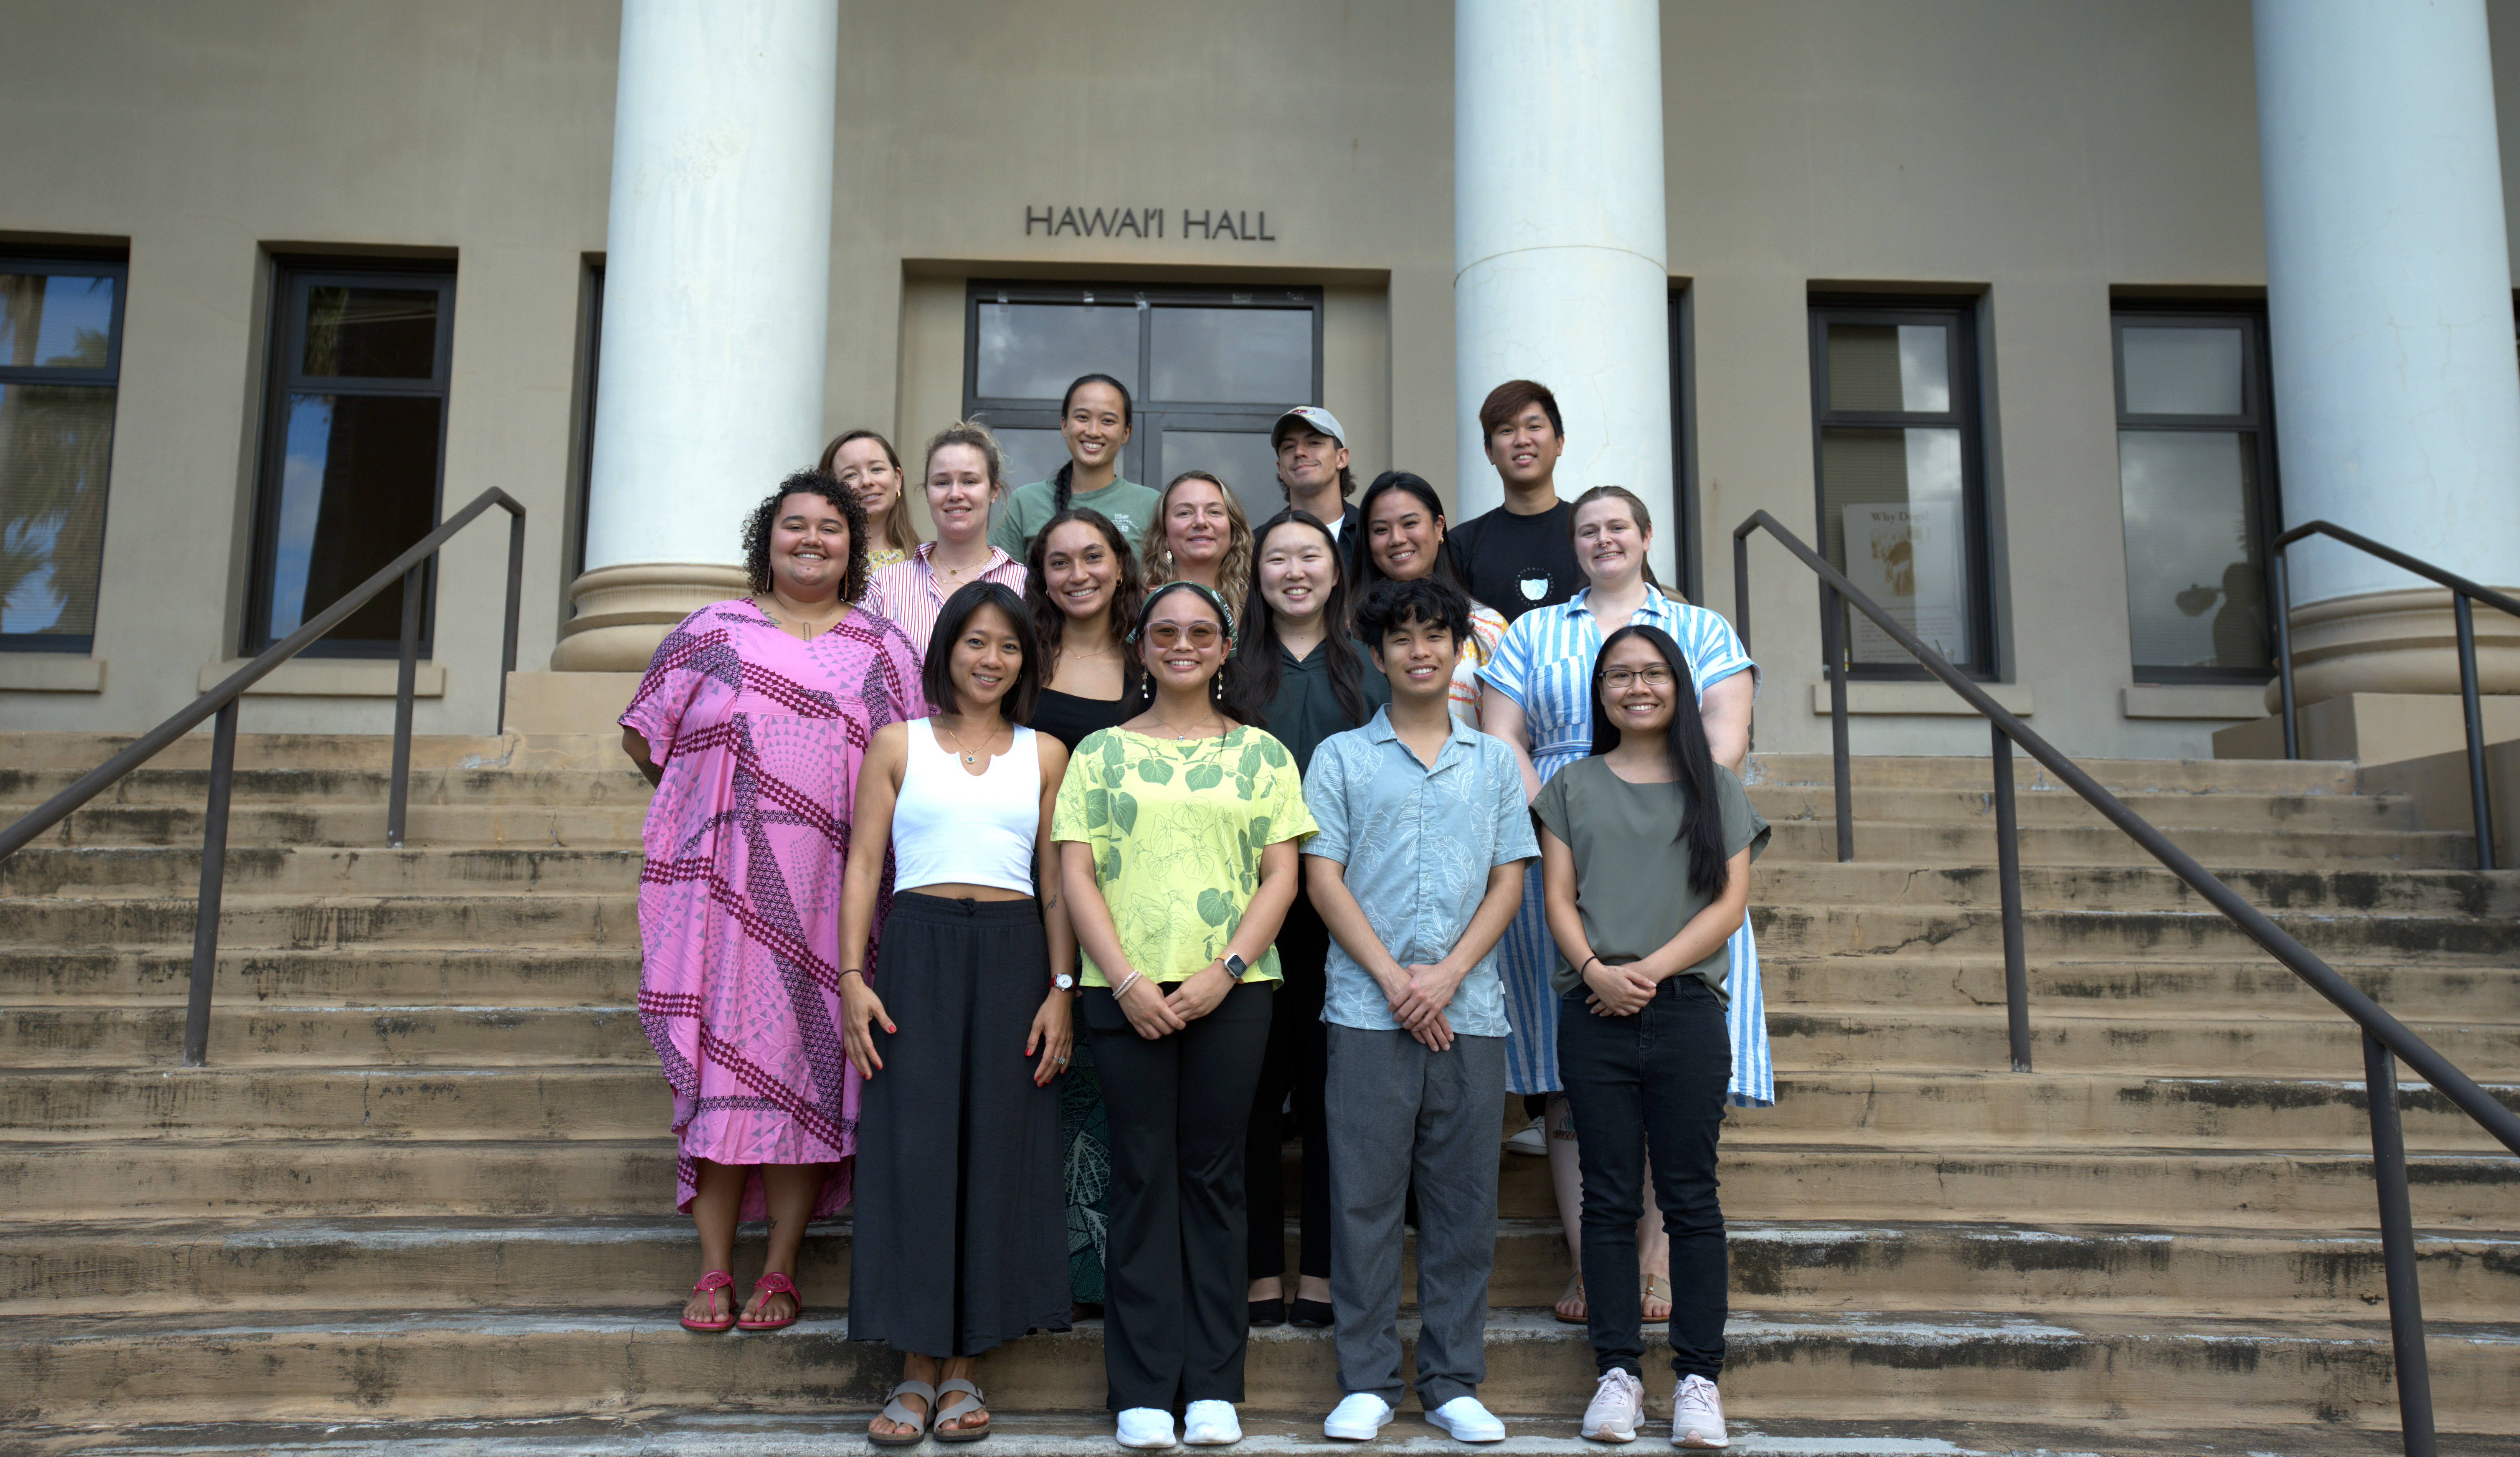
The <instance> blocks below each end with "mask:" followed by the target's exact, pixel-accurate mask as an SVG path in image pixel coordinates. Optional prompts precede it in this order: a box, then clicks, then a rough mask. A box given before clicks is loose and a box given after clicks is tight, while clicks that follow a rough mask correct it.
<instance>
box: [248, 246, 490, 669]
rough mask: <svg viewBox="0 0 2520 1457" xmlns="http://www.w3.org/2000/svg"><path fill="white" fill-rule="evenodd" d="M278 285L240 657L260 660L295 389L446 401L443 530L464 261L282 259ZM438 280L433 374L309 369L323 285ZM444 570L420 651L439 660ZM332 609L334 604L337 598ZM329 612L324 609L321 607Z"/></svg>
mask: <svg viewBox="0 0 2520 1457" xmlns="http://www.w3.org/2000/svg"><path fill="white" fill-rule="evenodd" d="M272 264H273V288H272V291H271V294H272V298H271V318H270V322H269V325H268V327H269V329H270V347H269V348H267V349H266V350H265V351H264V352H265V353H266V354H267V355H269V359H268V360H267V362H266V370H267V374H266V376H265V379H264V385H263V398H262V420H261V432H262V436H261V441H260V445H259V449H258V450H257V451H256V453H255V478H254V493H253V538H252V543H253V544H252V556H251V559H250V561H251V566H250V569H249V572H248V577H247V588H246V618H245V621H244V623H243V624H242V625H243V631H242V632H241V634H240V638H239V643H238V648H239V656H240V657H246V658H250V657H252V656H254V655H255V654H257V653H260V652H261V651H262V650H263V649H265V648H268V647H270V646H271V645H272V644H273V643H275V642H278V641H279V640H280V639H279V638H277V637H274V636H272V635H271V632H270V625H271V609H272V601H271V591H272V587H273V583H274V574H275V572H276V570H277V568H278V560H279V546H280V543H279V528H280V505H281V502H280V495H281V486H282V483H283V476H284V474H285V472H286V470H287V467H288V454H289V418H288V417H289V396H290V395H291V393H292V392H295V391H303V392H307V393H323V394H339V395H356V396H362V397H373V396H396V397H406V398H407V397H413V396H425V397H432V398H434V399H436V400H437V401H438V411H437V471H436V478H435V479H434V480H433V481H432V482H431V484H430V497H429V506H428V520H429V522H430V524H431V525H432V526H433V525H434V524H436V523H438V522H440V521H442V520H444V519H445V514H446V428H447V419H448V416H449V415H451V414H452V413H453V411H452V396H453V376H454V368H455V283H456V277H455V262H454V260H453V259H451V258H449V259H443V260H439V259H430V260H428V261H427V262H413V263H402V262H397V261H395V260H392V259H382V258H325V257H313V258H308V257H276V258H274V259H272ZM423 285H426V286H428V287H432V288H435V289H436V290H437V291H438V304H437V338H436V341H435V346H434V353H433V356H432V359H431V365H432V368H431V370H430V373H429V377H428V378H427V379H426V380H409V379H377V378H373V377H367V376H345V375H308V374H305V373H304V372H303V366H304V362H305V357H306V296H307V293H308V291H309V290H311V289H315V288H319V287H349V288H364V287H390V288H406V289H407V288H413V287H417V286H423ZM437 567H438V564H437V563H436V562H434V561H432V562H430V563H429V565H428V567H427V569H426V570H424V571H423V572H422V573H421V607H420V657H421V659H422V660H424V661H426V660H428V659H430V658H432V657H433V656H434V652H435V648H436V633H437ZM328 606H329V604H328ZM317 611H318V612H321V611H322V609H321V608H319V609H317ZM401 652H402V648H401V644H399V643H398V642H375V641H370V642H336V641H332V640H330V639H318V640H316V641H315V642H312V643H309V644H307V645H306V648H305V649H304V651H303V653H302V654H301V655H300V656H303V657H308V658H351V659H378V658H395V657H399V656H400V655H401Z"/></svg>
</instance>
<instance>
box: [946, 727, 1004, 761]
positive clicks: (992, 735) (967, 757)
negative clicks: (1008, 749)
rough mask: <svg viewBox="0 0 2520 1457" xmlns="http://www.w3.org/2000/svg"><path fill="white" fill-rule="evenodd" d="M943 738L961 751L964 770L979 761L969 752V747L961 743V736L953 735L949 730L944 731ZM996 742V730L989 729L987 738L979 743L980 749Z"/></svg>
mask: <svg viewBox="0 0 2520 1457" xmlns="http://www.w3.org/2000/svg"><path fill="white" fill-rule="evenodd" d="M945 737H946V738H949V739H951V740H953V741H954V747H955V748H957V749H960V750H962V751H963V765H964V767H965V768H968V767H970V766H971V765H973V764H976V763H978V762H979V761H980V760H979V759H978V757H976V756H975V755H974V754H973V753H972V752H971V750H970V746H968V745H967V744H965V743H964V742H963V736H962V735H961V734H958V733H955V732H953V731H952V730H950V729H949V730H947V731H946V734H945ZM997 741H998V731H997V730H996V729H991V730H989V737H987V738H985V739H982V740H981V741H980V747H981V748H982V749H986V748H988V747H989V746H990V745H992V744H994V743H996V742H997Z"/></svg>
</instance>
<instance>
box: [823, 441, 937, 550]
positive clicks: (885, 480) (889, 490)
mask: <svg viewBox="0 0 2520 1457" xmlns="http://www.w3.org/2000/svg"><path fill="white" fill-rule="evenodd" d="M816 469H818V470H820V471H821V472H822V473H823V474H824V475H826V476H829V477H831V478H833V479H835V480H837V481H839V483H840V484H842V485H845V486H847V487H848V488H849V494H851V495H853V496H856V497H857V498H858V504H859V505H860V506H862V507H864V508H866V519H867V570H869V571H875V570H877V569H882V568H885V567H890V566H892V565H893V564H894V563H896V562H905V561H908V560H909V559H910V554H911V553H912V552H914V551H917V550H918V549H919V543H920V542H922V541H923V540H925V539H926V538H925V537H923V536H921V535H920V534H919V523H918V522H916V521H913V520H912V519H911V515H910V497H909V495H908V493H907V492H905V491H904V490H903V489H902V476H901V452H899V451H897V450H895V449H893V448H892V442H891V441H890V440H887V439H885V438H884V437H883V436H882V435H880V434H877V433H876V432H874V431H871V430H853V431H849V432H847V433H844V434H842V435H841V436H840V437H839V438H837V439H835V440H833V441H832V443H831V444H829V445H826V446H824V447H823V461H822V464H821V465H820V466H819V467H817V468H816Z"/></svg>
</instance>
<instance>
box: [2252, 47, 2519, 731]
mask: <svg viewBox="0 0 2520 1457" xmlns="http://www.w3.org/2000/svg"><path fill="white" fill-rule="evenodd" d="M2252 16H2253V19H2254V22H2255V25H2256V43H2257V83H2258V145H2259V155H2260V169H2261V177H2262V179H2263V186H2264V188H2265V195H2266V236H2267V294H2268V310H2269V323H2270V325H2271V328H2272V332H2273V375H2274V401H2275V420H2276V427H2277V441H2278V444H2279V446H2280V460H2281V462H2282V473H2283V474H2282V494H2283V503H2284V504H2283V515H2284V519H2285V523H2286V524H2295V523H2300V522H2306V521H2311V520H2314V519H2317V518H2322V517H2323V518H2325V519H2326V520H2328V521H2332V522H2334V523H2336V524H2339V525H2342V526H2347V527H2350V528H2352V529H2354V530H2357V531H2361V532H2363V534H2365V535H2367V536H2371V537H2374V538H2376V539H2378V540H2380V541H2383V542H2386V543H2388V544H2390V545H2392V546H2395V547H2398V548H2399V549H2401V550H2403V551H2407V552H2410V553H2412V554H2414V555H2415V556H2418V557H2422V558H2425V559H2427V560H2429V561H2432V562H2436V563H2439V564H2440V565H2441V566H2443V567H2446V568H2448V569H2451V570H2453V571H2456V572H2461V573H2463V574H2465V575H2467V576H2470V577H2473V578H2476V579H2478V580H2480V581H2483V582H2486V583H2488V584H2489V585H2504V584H2509V583H2512V582H2514V581H2520V365H2515V360H2514V355H2513V346H2512V299H2511V267H2510V253H2509V249H2508V243H2507V240H2506V238H2505V236H2504V233H2505V229H2504V218H2503V210H2502V168H2501V159H2500V156H2499V153H2498V146H2497V142H2496V135H2495V121H2494V75H2493V62H2492V57H2491V54H2490V52H2489V50H2488V48H2487V44H2486V21H2485V6H2484V4H2483V0H2256V4H2255V7H2254V9H2253V12H2252ZM2290 561H2291V562H2292V564H2293V580H2292V595H2293V602H2294V604H2295V611H2294V624H2295V630H2296V634H2297V638H2296V647H2297V650H2298V656H2299V660H2301V661H2303V663H2304V664H2305V671H2304V678H2303V689H2304V696H2305V698H2307V699H2311V700H2317V699H2323V698H2331V697H2335V696H2337V695H2338V694H2342V693H2351V692H2400V693H2408V692H2414V693H2445V692H2455V691H2456V689H2457V675H2456V668H2455V665H2454V660H2453V655H2452V653H2451V651H2450V647H2449V644H2450V642H2451V626H2450V613H2449V610H2448V606H2447V603H2448V594H2447V593H2446V592H2444V591H2442V590H2441V589H2438V588H2432V587H2429V586H2427V585H2422V580H2421V578H2418V577H2415V576H2412V575H2410V574H2408V573H2407V572H2404V571H2401V570H2399V569H2396V568H2393V567H2389V566H2387V565H2385V564H2383V563H2381V562H2378V561H2376V560H2374V559H2372V558H2370V557H2366V556H2363V554H2361V553H2359V552H2356V551H2353V550H2351V549H2349V548H2347V547H2344V546H2341V545H2337V544H2335V543H2332V542H2325V541H2320V540H2313V541H2309V542H2305V543H2303V544H2301V545H2299V546H2296V547H2295V548H2293V550H2292V552H2291V555H2290ZM2477 627H2478V629H2479V633H2480V636H2481V637H2485V638H2488V639H2493V638H2499V639H2501V640H2502V642H2501V643H2500V644H2498V645H2496V646H2495V647H2494V650H2493V651H2492V652H2491V653H2490V654H2489V655H2488V657H2489V660H2490V661H2489V663H2488V665H2487V678H2488V686H2489V687H2490V688H2497V689H2498V690H2499V691H2502V692H2512V691H2520V633H2516V632H2515V631H2514V630H2513V624H2510V623H2509V621H2508V619H2505V618H2502V617H2501V616H2500V615H2499V614H2495V613H2490V612H2480V613H2479V614H2478V618H2477Z"/></svg>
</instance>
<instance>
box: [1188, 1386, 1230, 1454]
mask: <svg viewBox="0 0 2520 1457" xmlns="http://www.w3.org/2000/svg"><path fill="white" fill-rule="evenodd" d="M1182 1440H1183V1441H1185V1442H1188V1443H1189V1444H1190V1445H1192V1446H1193V1447H1230V1446H1232V1445H1234V1444H1235V1443H1236V1442H1238V1441H1240V1440H1242V1419H1241V1418H1239V1417H1238V1416H1236V1415H1235V1414H1234V1403H1233V1402H1231V1401H1217V1400H1214V1399H1212V1398H1211V1399H1209V1400H1206V1401H1193V1402H1192V1403H1191V1404H1190V1410H1188V1411H1186V1412H1183V1413H1182Z"/></svg>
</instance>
